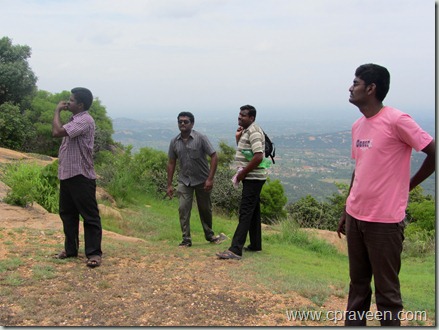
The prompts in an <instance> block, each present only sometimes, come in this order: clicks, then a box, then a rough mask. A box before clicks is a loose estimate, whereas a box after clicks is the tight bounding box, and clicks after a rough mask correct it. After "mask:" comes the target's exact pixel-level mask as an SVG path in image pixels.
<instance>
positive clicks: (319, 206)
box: [0, 38, 435, 314]
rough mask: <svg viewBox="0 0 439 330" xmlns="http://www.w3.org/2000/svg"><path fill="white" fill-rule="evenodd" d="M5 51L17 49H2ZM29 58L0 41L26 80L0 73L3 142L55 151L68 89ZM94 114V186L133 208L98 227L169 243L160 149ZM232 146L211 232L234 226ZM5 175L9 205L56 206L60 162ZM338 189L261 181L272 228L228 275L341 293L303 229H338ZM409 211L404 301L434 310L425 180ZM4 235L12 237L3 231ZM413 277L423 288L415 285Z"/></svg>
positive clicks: (317, 299)
mask: <svg viewBox="0 0 439 330" xmlns="http://www.w3.org/2000/svg"><path fill="white" fill-rule="evenodd" d="M9 53H10V54H12V55H13V56H12V55H11V57H8V56H6V55H5V54H9ZM14 54H15V55H14ZM20 54H21V55H20ZM29 56H30V49H29V48H28V47H27V46H12V44H11V42H10V40H9V39H8V38H3V39H0V58H2V59H5V60H4V61H3V62H1V63H0V72H3V71H5V70H6V71H7V70H10V69H11V68H13V67H17V68H21V69H22V70H24V71H27V74H28V75H29V77H30V78H29V80H26V81H25V83H26V84H27V86H15V85H16V84H18V81H12V80H7V81H3V80H1V79H5V76H4V75H0V146H3V147H7V148H13V149H15V150H20V151H27V152H34V153H38V154H43V155H51V156H56V155H57V153H58V148H59V144H60V140H59V139H53V138H52V137H51V121H52V116H53V110H54V109H55V106H56V104H57V103H58V102H59V101H60V100H64V99H66V98H67V97H68V95H69V94H70V92H68V91H63V92H61V93H59V94H54V95H53V94H50V93H48V92H45V91H37V90H36V86H35V81H36V80H33V79H31V78H32V76H33V73H32V72H31V70H30V69H29V67H28V66H27V60H26V59H27V58H28V57H29ZM2 70H3V71H2ZM6 71H5V72H6ZM3 86H10V88H8V89H7V91H8V93H6V92H5V91H3V90H2V88H3ZM9 91H10V92H9ZM90 113H91V115H92V116H93V117H94V118H95V121H96V126H97V131H96V139H95V141H96V146H95V163H96V171H97V173H98V185H99V186H101V187H103V188H105V189H106V191H108V192H109V193H110V194H111V195H112V196H113V198H114V199H115V200H116V203H117V206H118V207H119V208H122V209H124V210H125V211H127V212H128V211H129V216H127V215H126V216H124V217H123V218H122V219H114V218H111V217H105V218H103V225H104V227H105V228H106V229H109V230H112V231H115V232H118V233H121V234H125V235H128V236H134V237H139V238H148V240H150V241H154V242H160V243H161V244H175V243H176V242H177V241H178V240H179V238H180V235H181V233H180V228H179V224H178V214H177V208H178V206H177V201H176V200H175V199H174V200H168V199H165V198H164V196H165V190H166V176H167V174H166V164H167V155H166V153H164V152H162V151H158V150H154V149H151V148H142V149H140V150H139V151H138V152H137V153H133V152H132V148H131V147H123V146H120V145H119V146H118V145H116V144H115V143H114V142H113V141H112V139H111V135H112V133H113V128H112V122H111V120H110V119H109V118H108V117H107V115H106V110H105V107H104V106H102V105H101V103H100V100H98V99H96V100H95V101H94V103H93V106H92V108H91V109H90ZM63 116H65V118H63V120H65V121H66V120H67V118H68V114H67V113H63ZM25 127H26V128H29V129H24V128H25ZM233 153H234V149H233V148H232V147H230V146H228V145H227V144H226V143H225V142H221V143H220V150H219V151H218V155H219V168H218V171H217V175H216V177H215V188H214V191H213V193H212V202H213V205H214V207H215V211H216V212H215V217H214V229H215V231H216V232H224V233H226V234H227V235H228V236H229V237H231V236H232V235H233V232H234V230H235V228H236V217H237V212H238V209H239V203H240V194H241V190H240V188H239V189H235V188H234V187H233V185H232V182H231V180H230V179H231V177H232V176H233V175H234V172H233V170H232V169H231V168H230V163H231V161H232V159H233ZM1 173H2V175H1V177H0V179H1V180H2V181H4V182H5V183H6V184H7V185H8V186H9V187H11V191H10V192H9V193H8V195H7V197H6V199H5V202H7V203H10V204H14V205H19V206H26V205H29V204H31V203H33V202H37V203H39V204H40V205H42V206H43V207H44V208H46V209H47V210H48V211H50V212H53V213H57V212H58V184H59V182H58V180H57V162H54V163H53V164H51V165H48V166H45V167H43V166H39V165H37V164H31V163H22V162H19V163H15V164H12V165H7V166H5V167H4V168H2V172H1ZM176 177H177V175H175V177H174V180H176ZM174 183H175V184H176V182H174ZM336 187H337V192H336V193H333V194H332V195H331V196H329V197H327V198H326V199H325V200H324V201H318V200H317V199H316V198H315V197H313V196H310V195H308V196H306V197H304V198H301V199H300V200H298V201H297V202H295V203H291V204H289V205H286V203H287V198H286V197H285V191H284V187H283V185H282V184H281V182H280V181H279V180H267V183H266V184H265V185H264V188H263V190H262V194H261V201H262V209H261V215H262V219H263V222H264V223H266V224H269V225H270V226H269V231H267V232H265V233H264V253H261V254H254V255H252V256H248V257H249V258H253V260H252V261H253V262H252V263H246V264H245V266H244V267H242V268H241V269H240V270H239V271H237V272H236V273H235V274H234V276H246V274H247V271H249V272H250V273H252V274H256V276H257V277H258V278H260V280H262V281H264V283H265V284H266V285H267V286H268V287H270V288H272V290H273V291H275V292H288V291H290V290H293V291H296V292H298V293H300V294H301V295H303V296H304V297H306V298H309V299H310V300H311V301H313V302H314V303H315V304H317V305H318V306H322V305H323V304H324V302H325V300H326V299H328V297H329V296H330V295H334V294H335V295H336V296H340V297H344V296H345V295H346V293H347V286H348V262H347V258H346V256H345V255H342V254H340V253H339V252H338V251H337V250H336V249H335V248H334V247H333V246H331V245H329V244H328V243H326V242H323V241H321V240H318V239H316V238H313V237H310V236H309V235H308V234H307V233H306V232H305V231H303V230H302V229H301V228H303V227H306V228H317V229H327V230H331V231H334V230H336V228H337V225H338V221H339V217H340V215H341V213H342V210H343V207H344V201H345V199H346V194H347V190H348V189H347V188H348V186H347V185H346V184H341V183H340V184H336ZM126 214H128V213H126ZM407 214H408V217H407V220H408V223H409V224H408V225H407V228H406V240H405V242H404V255H403V256H404V262H403V269H402V271H401V283H402V291H403V295H404V301H405V306H406V309H408V310H413V311H415V310H425V309H426V310H428V312H429V313H430V314H434V313H435V304H434V301H435V295H434V292H435V291H434V284H435V273H434V269H435V268H434V262H435V260H434V249H435V203H434V199H433V198H432V197H431V196H424V194H423V191H422V188H421V187H418V188H416V189H415V190H414V191H412V192H411V194H410V203H409V206H408V210H407ZM170 219H171V220H170ZM191 224H192V226H191V230H192V233H193V236H194V241H196V240H202V239H203V238H202V237H203V234H202V228H201V225H200V222H199V216H198V214H197V212H196V210H195V209H194V210H193V215H192V222H191ZM3 242H4V244H8V243H7V242H8V240H7V238H6V237H5V238H3ZM201 249H203V247H201ZM246 257H247V256H246ZM19 266H20V260H19V259H14V260H6V261H2V262H0V272H7V271H9V270H11V269H14V268H17V267H19ZM34 276H35V278H36V279H41V278H50V277H51V276H53V269H52V268H51V267H50V266H46V265H40V266H38V267H36V268H35V269H34ZM7 282H8V283H9V284H10V285H20V283H22V279H21V278H19V277H17V276H15V275H13V274H11V275H10V276H9V277H8V280H7ZM419 283H422V284H423V285H422V286H419ZM102 285H103V286H105V285H107V284H105V283H102ZM421 287H422V288H421Z"/></svg>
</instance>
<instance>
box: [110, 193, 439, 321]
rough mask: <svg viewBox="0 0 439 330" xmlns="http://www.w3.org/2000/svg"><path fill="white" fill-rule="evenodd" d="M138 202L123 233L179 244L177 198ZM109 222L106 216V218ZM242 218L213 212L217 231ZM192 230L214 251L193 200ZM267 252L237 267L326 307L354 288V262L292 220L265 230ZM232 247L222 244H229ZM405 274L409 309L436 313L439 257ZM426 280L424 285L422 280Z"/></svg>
mask: <svg viewBox="0 0 439 330" xmlns="http://www.w3.org/2000/svg"><path fill="white" fill-rule="evenodd" d="M134 205H136V206H133V207H130V209H129V210H127V211H126V212H128V213H129V214H130V216H127V217H124V218H125V219H126V220H125V221H126V223H124V224H119V226H120V227H121V228H122V227H123V228H126V229H124V230H122V233H124V234H128V235H131V236H135V237H139V238H147V239H148V240H150V241H152V242H156V243H160V244H163V243H165V244H167V245H168V246H174V245H176V244H178V243H179V241H180V239H181V231H180V225H179V220H178V200H177V199H173V200H168V199H163V200H157V199H154V198H151V197H145V196H137V197H136V201H135V203H134ZM104 222H105V221H104ZM236 225H237V219H230V218H226V217H222V216H217V215H215V216H214V220H213V229H214V231H215V233H220V232H223V233H225V234H226V235H227V236H228V237H229V238H231V237H233V233H234V231H235V229H236ZM191 233H192V240H193V243H194V247H196V248H197V249H200V250H201V251H200V252H203V250H206V251H205V252H206V253H211V251H210V250H209V247H208V246H206V245H205V244H200V245H199V246H197V243H199V242H204V234H203V230H202V226H201V223H200V220H199V215H198V212H197V209H196V205H194V207H193V209H192V217H191ZM263 246H264V252H263V253H256V254H253V255H248V254H247V255H245V258H251V262H248V263H245V264H243V266H242V267H240V268H239V269H234V270H233V274H232V276H235V277H236V278H239V277H242V276H248V274H254V275H253V276H254V277H255V278H256V279H257V280H258V281H260V282H261V283H263V284H264V285H265V286H266V287H268V288H270V289H271V290H272V291H273V292H276V293H288V292H290V291H295V292H297V293H299V294H300V295H302V296H303V297H305V298H308V299H310V300H311V301H312V302H313V303H315V304H316V305H317V306H322V305H323V304H324V303H325V301H327V299H328V298H329V297H331V296H336V297H340V298H345V299H347V294H348V287H349V264H348V259H347V256H346V255H342V254H340V253H338V252H337V250H336V249H335V248H334V247H333V246H331V245H329V244H328V243H326V242H324V241H322V240H319V239H317V238H313V237H310V236H309V235H308V234H307V233H305V232H304V231H301V230H299V229H297V228H295V227H294V226H293V225H291V224H289V223H282V224H279V225H277V226H274V228H273V229H271V230H265V231H264V232H263ZM225 247H227V246H221V248H225ZM402 263H403V266H402V269H401V273H400V279H401V291H402V295H403V300H404V307H405V310H408V311H427V312H428V315H429V317H433V318H434V317H435V260H434V256H428V257H422V258H404V259H403V262H402ZM420 283H422V285H420Z"/></svg>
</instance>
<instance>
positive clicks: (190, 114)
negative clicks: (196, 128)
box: [177, 111, 195, 124]
mask: <svg viewBox="0 0 439 330" xmlns="http://www.w3.org/2000/svg"><path fill="white" fill-rule="evenodd" d="M180 117H188V118H189V120H190V121H191V123H192V124H193V123H195V117H194V115H193V114H192V112H189V111H182V112H180V113H179V114H178V116H177V120H178V118H180Z"/></svg>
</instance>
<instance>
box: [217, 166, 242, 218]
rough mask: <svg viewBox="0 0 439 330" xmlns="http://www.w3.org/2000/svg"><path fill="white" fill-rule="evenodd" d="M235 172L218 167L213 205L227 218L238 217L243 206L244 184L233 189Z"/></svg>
mask: <svg viewBox="0 0 439 330" xmlns="http://www.w3.org/2000/svg"><path fill="white" fill-rule="evenodd" d="M233 175H235V172H234V171H233V170H231V169H228V168H225V167H218V169H217V171H216V174H215V181H214V185H213V190H212V196H211V198H212V205H213V206H214V207H215V208H216V209H217V210H218V211H220V212H223V213H225V214H226V215H227V216H236V215H237V214H238V211H239V206H240V204H241V192H242V183H241V184H240V185H239V188H238V189H236V188H235V187H233V183H232V177H233Z"/></svg>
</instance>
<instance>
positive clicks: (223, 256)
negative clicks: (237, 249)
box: [216, 250, 242, 260]
mask: <svg viewBox="0 0 439 330" xmlns="http://www.w3.org/2000/svg"><path fill="white" fill-rule="evenodd" d="M216 256H217V257H218V258H220V259H233V260H241V258H242V257H241V256H239V255H237V254H235V253H233V252H232V251H230V250H226V251H224V252H218V253H217V254H216Z"/></svg>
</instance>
